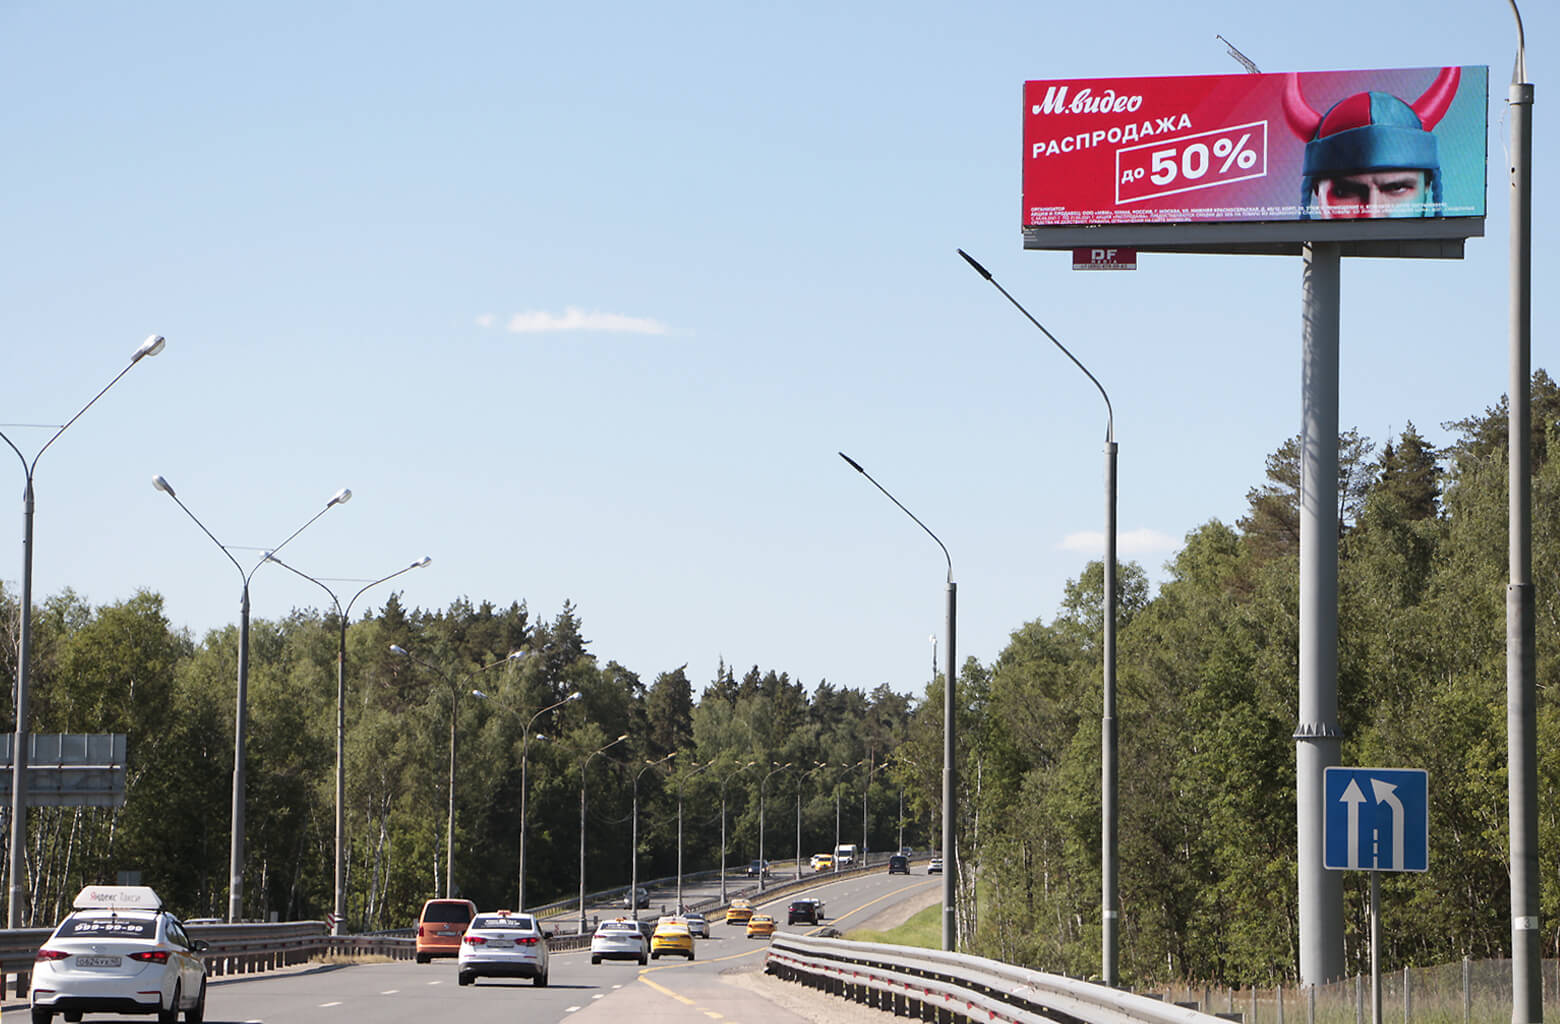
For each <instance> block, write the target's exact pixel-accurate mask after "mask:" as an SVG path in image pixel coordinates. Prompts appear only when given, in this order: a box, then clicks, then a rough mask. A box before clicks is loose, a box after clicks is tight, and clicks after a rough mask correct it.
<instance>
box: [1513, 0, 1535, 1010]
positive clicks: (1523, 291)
mask: <svg viewBox="0 0 1560 1024" xmlns="http://www.w3.org/2000/svg"><path fill="white" fill-rule="evenodd" d="M1511 10H1512V13H1513V14H1515V15H1516V18H1517V60H1516V66H1515V67H1514V68H1513V69H1512V74H1511V86H1510V89H1509V91H1508V93H1507V97H1508V100H1507V105H1508V108H1509V117H1510V119H1511V147H1510V153H1511V169H1510V170H1511V175H1510V187H1511V304H1510V309H1511V313H1510V316H1511V325H1510V330H1511V342H1510V357H1509V359H1510V374H1511V376H1510V382H1509V387H1508V396H1507V403H1506V406H1507V417H1508V419H1507V434H1506V436H1507V442H1508V443H1507V446H1506V447H1507V473H1508V476H1509V484H1508V487H1507V491H1508V498H1507V500H1508V503H1509V515H1508V519H1507V530H1508V537H1507V544H1508V549H1509V562H1510V582H1509V583H1508V584H1507V585H1506V762H1507V771H1506V779H1507V782H1506V785H1507V814H1508V816H1509V817H1508V828H1509V829H1510V832H1511V1020H1512V1022H1513V1024H1529V1022H1536V1021H1541V1020H1543V1019H1544V1007H1543V1002H1544V997H1543V986H1542V982H1541V978H1540V969H1541V967H1542V964H1543V960H1542V951H1541V949H1540V946H1539V931H1538V916H1539V893H1538V888H1539V874H1538V872H1539V867H1538V767H1537V758H1538V735H1537V730H1538V724H1537V710H1538V707H1537V704H1538V701H1537V687H1536V682H1535V679H1536V673H1535V666H1534V606H1533V578H1532V571H1533V521H1532V467H1531V456H1530V454H1529V447H1530V446H1531V444H1532V422H1533V415H1532V413H1533V411H1532V384H1531V379H1530V375H1531V369H1532V339H1531V328H1532V259H1533V249H1532V225H1533V185H1532V170H1533V120H1532V118H1533V86H1532V85H1531V84H1530V83H1528V82H1526V81H1524V79H1525V78H1526V77H1527V69H1526V66H1525V64H1526V60H1525V57H1524V54H1523V49H1524V45H1523V39H1522V15H1521V13H1520V12H1518V11H1517V5H1516V2H1515V0H1513V2H1512V5H1511Z"/></svg>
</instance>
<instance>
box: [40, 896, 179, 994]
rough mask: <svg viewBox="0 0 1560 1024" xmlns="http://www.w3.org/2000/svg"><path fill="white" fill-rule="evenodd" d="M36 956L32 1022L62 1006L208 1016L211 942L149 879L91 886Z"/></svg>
mask: <svg viewBox="0 0 1560 1024" xmlns="http://www.w3.org/2000/svg"><path fill="white" fill-rule="evenodd" d="M75 908H76V909H75V910H74V911H73V912H72V913H71V914H69V915H68V916H66V918H65V920H63V921H61V922H60V924H59V927H58V928H55V929H54V934H53V935H50V936H49V938H48V941H46V942H45V943H44V944H43V947H42V948H41V949H39V950H38V955H37V959H36V960H35V961H34V963H33V973H32V988H31V991H30V999H31V1003H32V1019H33V1024H49V1021H50V1020H51V1019H53V1017H54V1015H55V1014H56V1013H61V1014H64V1016H65V1018H66V1019H67V1020H80V1019H81V1015H82V1014H83V1013H113V1014H126V1013H155V1014H157V1018H158V1020H159V1021H173V1020H176V1019H177V1018H178V1015H179V1013H180V1011H183V1013H184V1019H185V1021H187V1022H188V1024H201V1022H202V1021H203V1020H205V1017H206V964H205V961H204V960H203V959H202V957H201V953H202V951H204V950H205V949H206V943H204V942H199V941H195V940H193V939H191V938H190V936H189V933H188V932H186V931H185V930H184V924H183V922H181V921H180V920H179V919H178V918H176V917H174V916H173V915H172V914H170V913H168V912H167V911H165V910H163V909H162V900H161V899H159V898H158V896H157V894H156V893H155V892H153V891H152V890H151V889H149V888H147V887H146V886H144V885H90V886H88V887H87V888H85V889H83V890H81V893H80V895H78V896H77V897H76V901H75Z"/></svg>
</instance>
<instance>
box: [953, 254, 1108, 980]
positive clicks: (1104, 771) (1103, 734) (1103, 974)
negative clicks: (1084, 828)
mask: <svg viewBox="0 0 1560 1024" xmlns="http://www.w3.org/2000/svg"><path fill="white" fill-rule="evenodd" d="M959 255H960V256H963V257H964V261H965V262H966V263H968V264H969V265H970V266H971V267H974V268H975V272H976V273H977V274H979V275H980V276H981V277H984V278H985V279H986V280H988V281H990V282H991V285H992V287H993V288H995V289H996V290H997V291H999V292H1001V293H1002V295H1003V297H1004V298H1006V299H1007V300H1008V301H1009V302H1011V303H1012V304H1013V306H1014V308H1016V309H1017V310H1018V311H1019V312H1020V313H1022V314H1024V317H1025V318H1026V319H1027V320H1028V321H1029V322H1030V323H1032V324H1034V325H1035V326H1036V327H1038V328H1040V333H1041V334H1044V335H1045V336H1046V337H1047V338H1050V339H1051V344H1053V345H1055V346H1056V347H1057V348H1059V349H1061V351H1062V355H1064V356H1066V357H1067V358H1068V359H1070V360H1072V364H1073V365H1074V366H1076V367H1077V368H1078V369H1080V370H1082V371H1083V375H1084V376H1085V377H1087V378H1089V380H1090V381H1091V382H1092V383H1093V384H1094V386H1095V388H1097V389H1098V390H1099V393H1100V397H1101V398H1103V399H1105V556H1104V561H1105V564H1104V570H1105V594H1104V600H1103V603H1104V624H1103V633H1104V635H1103V637H1102V638H1101V647H1102V648H1103V654H1102V660H1103V662H1104V665H1103V672H1102V675H1103V678H1104V682H1103V685H1102V691H1103V694H1102V697H1103V699H1102V700H1101V705H1102V708H1101V712H1100V980H1101V981H1102V982H1104V983H1105V984H1106V985H1110V986H1114V985H1115V984H1116V948H1117V941H1116V927H1117V924H1118V923H1119V919H1120V917H1121V905H1120V901H1119V899H1118V896H1117V891H1116V822H1117V815H1116V767H1117V765H1116V758H1117V755H1116V417H1115V413H1114V412H1113V411H1112V409H1111V405H1110V396H1109V395H1107V394H1106V393H1105V386H1104V385H1103V384H1101V383H1100V382H1099V380H1098V379H1097V378H1096V377H1095V376H1094V374H1092V373H1090V372H1089V368H1088V367H1086V366H1084V365H1083V364H1082V363H1080V362H1079V361H1078V357H1077V356H1075V355H1073V354H1072V353H1071V352H1069V351H1068V350H1067V346H1066V345H1063V344H1062V343H1061V342H1060V341H1057V340H1056V336H1055V335H1054V334H1052V333H1051V332H1050V331H1048V330H1046V329H1045V325H1043V324H1042V323H1040V321H1038V320H1036V319H1035V318H1034V317H1033V316H1031V315H1030V313H1029V310H1027V309H1025V308H1024V307H1023V306H1022V305H1020V304H1019V301H1018V300H1017V299H1015V298H1013V296H1011V295H1009V294H1008V292H1007V289H1006V288H1003V287H1002V286H1001V285H1000V284H997V281H996V279H995V278H993V277H992V276H991V272H990V271H989V270H987V269H986V268H985V267H983V266H981V265H980V264H979V263H977V262H975V259H974V257H972V256H971V255H970V254H969V253H967V252H965V251H964V250H963V249H960V250H959Z"/></svg>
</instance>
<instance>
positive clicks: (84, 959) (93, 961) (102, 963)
mask: <svg viewBox="0 0 1560 1024" xmlns="http://www.w3.org/2000/svg"><path fill="white" fill-rule="evenodd" d="M76 966H77V967H118V966H119V957H117V956H78V957H77V958H76Z"/></svg>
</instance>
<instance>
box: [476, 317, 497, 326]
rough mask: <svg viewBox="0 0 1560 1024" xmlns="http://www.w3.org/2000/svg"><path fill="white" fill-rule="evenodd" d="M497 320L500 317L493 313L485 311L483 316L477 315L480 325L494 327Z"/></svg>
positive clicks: (478, 324)
mask: <svg viewBox="0 0 1560 1024" xmlns="http://www.w3.org/2000/svg"><path fill="white" fill-rule="evenodd" d="M497 322H498V317H496V316H494V315H493V314H492V313H483V314H482V315H481V316H479V317H477V326H478V327H483V328H486V327H492V326H493V325H494V324H495V323H497Z"/></svg>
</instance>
